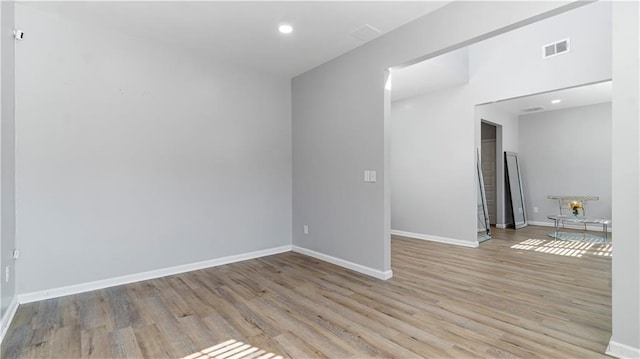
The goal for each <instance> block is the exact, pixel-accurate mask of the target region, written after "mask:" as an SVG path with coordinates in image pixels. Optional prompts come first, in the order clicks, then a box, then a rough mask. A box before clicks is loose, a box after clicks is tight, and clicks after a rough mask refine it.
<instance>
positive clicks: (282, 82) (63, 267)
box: [16, 4, 291, 294]
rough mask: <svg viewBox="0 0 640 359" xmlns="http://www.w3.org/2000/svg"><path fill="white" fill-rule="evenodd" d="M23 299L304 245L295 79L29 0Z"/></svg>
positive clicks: (22, 50) (21, 162)
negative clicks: (294, 131) (295, 218)
mask: <svg viewBox="0 0 640 359" xmlns="http://www.w3.org/2000/svg"><path fill="white" fill-rule="evenodd" d="M16 24H17V26H18V27H19V28H21V29H22V30H24V31H25V33H26V34H27V35H26V37H25V40H23V41H21V42H20V43H18V46H17V49H16V64H17V66H16V73H17V74H16V78H17V83H16V92H17V114H18V126H17V130H16V132H17V150H16V163H17V194H16V196H17V237H18V244H19V246H20V249H21V258H20V260H19V263H18V271H19V272H18V273H19V277H18V283H17V286H18V292H19V293H20V294H24V293H31V292H36V291H45V290H48V289H52V288H60V287H65V286H73V285H78V284H82V283H87V282H95V281H101V280H107V279H109V278H115V277H126V276H129V275H132V274H136V273H142V272H148V271H154V270H161V269H165V268H169V267H176V266H178V267H179V266H184V265H188V264H191V263H196V262H201V261H210V260H214V259H216V258H223V257H224V258H227V257H230V256H234V255H240V254H244V253H249V252H258V251H263V250H268V249H272V248H277V247H281V246H290V245H291V117H290V111H291V103H290V81H289V79H287V78H276V77H271V76H267V75H264V74H261V73H258V72H253V71H250V70H246V69H242V68H237V67H234V66H232V65H229V64H219V63H216V62H215V61H214V60H211V59H205V58H200V57H195V56H192V55H191V54H190V53H188V52H185V51H182V50H181V49H179V48H171V47H165V46H164V45H162V44H156V43H153V42H151V41H148V40H145V39H138V38H135V37H133V36H129V35H128V34H121V33H116V32H113V31H111V30H110V29H104V28H98V27H94V26H92V25H90V24H85V23H81V22H77V21H75V19H68V18H59V17H57V16H55V15H52V14H48V13H43V12H40V11H38V10H37V6H36V5H34V4H16Z"/></svg>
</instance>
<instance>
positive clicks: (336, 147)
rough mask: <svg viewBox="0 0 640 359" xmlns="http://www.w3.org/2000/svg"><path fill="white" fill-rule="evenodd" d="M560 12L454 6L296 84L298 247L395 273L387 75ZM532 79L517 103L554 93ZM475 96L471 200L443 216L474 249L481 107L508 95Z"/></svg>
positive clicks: (467, 162)
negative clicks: (368, 176) (374, 174)
mask: <svg viewBox="0 0 640 359" xmlns="http://www.w3.org/2000/svg"><path fill="white" fill-rule="evenodd" d="M598 5H599V4H598ZM560 6H561V4H559V3H537V2H526V3H499V4H498V3H491V2H486V3H485V2H482V3H467V2H454V3H451V4H448V5H447V6H445V7H443V8H441V9H439V10H437V11H435V12H433V13H431V14H429V15H427V16H425V17H423V18H421V19H418V20H417V21H414V22H412V23H410V24H408V25H406V26H404V27H401V28H399V29H397V30H396V31H393V32H391V33H389V34H387V35H385V36H383V37H381V38H378V39H376V40H374V41H372V42H370V43H367V44H365V45H363V46H361V47H359V48H358V49H355V50H354V51H350V52H348V53H347V54H345V55H343V56H340V57H339V58H336V59H334V60H332V61H329V62H327V63H325V64H323V65H321V66H319V67H317V68H316V69H314V70H312V71H309V72H307V73H304V74H302V75H300V76H298V77H296V78H294V79H293V85H292V86H293V112H292V116H293V153H294V157H293V177H294V187H293V188H294V189H293V213H294V216H293V224H294V226H293V242H294V244H295V245H299V246H302V247H305V248H308V249H311V250H315V251H318V252H321V253H324V254H327V255H331V256H335V257H338V258H340V259H344V260H347V261H351V262H354V263H356V264H360V265H363V266H367V267H371V268H374V269H376V270H380V271H387V270H389V269H390V260H389V258H390V257H389V250H388V243H389V228H388V227H387V225H386V223H390V220H389V218H388V217H387V215H386V214H385V208H389V207H390V196H389V195H388V193H389V191H388V190H387V188H389V183H388V180H389V177H388V176H389V163H388V161H386V160H385V154H386V153H388V151H389V149H388V147H387V146H385V145H386V144H388V143H387V142H386V141H385V126H388V122H385V121H388V120H389V119H388V118H387V119H385V116H384V113H385V108H384V95H385V91H384V86H385V76H384V72H385V70H386V69H388V68H389V67H392V66H396V65H399V64H407V63H411V62H415V61H417V60H418V59H420V58H426V57H431V56H435V55H437V54H439V53H442V52H446V51H447V50H448V49H452V48H455V47H458V46H463V45H466V44H468V43H469V42H473V41H474V40H478V39H481V38H483V37H484V36H486V37H488V36H489V35H488V34H490V33H491V32H493V31H500V29H501V28H504V27H507V26H512V25H513V24H514V23H518V22H520V21H523V20H526V19H530V18H531V17H532V16H535V15H539V14H541V13H544V12H545V11H550V10H554V9H557V8H559V7H560ZM572 6H576V5H575V4H572ZM590 6H593V5H590ZM585 7H586V6H585ZM580 10H581V9H580ZM601 10H602V9H596V10H593V8H591V9H588V10H586V11H596V12H598V11H601ZM477 19H482V21H477ZM520 24H521V25H523V24H524V22H523V23H520ZM604 48H605V49H606V46H605V47H604ZM537 54H538V55H540V54H539V53H537ZM566 70H571V71H566ZM558 71H561V73H562V74H564V75H565V76H560V77H557V78H556V79H555V82H553V84H554V85H556V86H558V87H562V84H563V83H567V82H569V83H573V82H575V80H576V78H578V79H583V80H588V79H592V78H594V77H595V78H601V77H602V76H603V75H604V76H610V74H609V71H608V70H606V69H605V70H604V72H605V73H606V74H603V73H602V71H598V72H599V73H597V74H593V72H591V73H590V74H587V72H588V71H586V69H578V70H576V69H572V68H569V67H567V66H566V65H565V67H564V68H558ZM567 76H568V77H570V78H567ZM529 77H530V78H531V79H532V82H533V84H530V83H527V84H526V85H523V86H526V88H524V89H519V90H518V91H516V93H518V92H522V91H525V90H526V91H528V92H536V91H535V90H536V89H537V88H538V89H540V91H543V89H541V87H542V86H543V85H544V89H548V86H549V84H548V83H544V84H543V83H542V82H540V81H535V75H533V74H529ZM511 90H513V88H512V89H511ZM476 94H477V95H478V97H477V102H475V103H469V104H468V105H465V104H464V103H463V104H461V106H463V107H464V108H465V109H464V111H465V112H467V113H468V115H467V116H465V117H464V118H462V119H461V121H462V122H461V124H460V126H459V132H458V135H459V136H460V138H461V139H463V140H462V141H460V146H459V148H458V151H460V152H461V153H466V154H467V156H466V157H464V159H463V160H461V161H459V162H458V163H457V166H459V170H458V171H456V173H464V175H462V176H461V177H460V178H458V179H457V180H456V183H467V185H465V186H461V187H460V189H459V190H460V196H461V197H463V198H465V199H466V200H465V201H463V202H462V203H453V202H448V204H445V205H443V206H442V207H441V211H444V212H448V213H451V214H453V213H455V214H456V215H457V216H458V218H459V221H458V223H459V225H458V226H456V228H455V229H453V228H452V229H451V231H455V232H456V233H458V231H461V232H464V237H463V238H460V239H463V240H468V241H475V238H476V233H475V199H476V193H475V191H476V190H475V183H476V182H475V168H474V164H475V159H474V158H475V152H476V151H475V148H476V144H475V143H474V141H473V138H474V137H473V136H474V132H475V131H476V123H475V121H474V109H473V105H475V104H477V103H484V102H489V101H491V100H496V99H499V98H501V96H500V92H499V91H495V90H491V89H490V88H488V89H478V92H476ZM483 99H485V100H486V101H483ZM466 106H469V107H468V109H467V108H466ZM453 107H455V105H453V104H452V108H453ZM478 127H479V124H478ZM478 134H479V131H478ZM464 139H468V141H467V140H464ZM478 140H479V136H478ZM366 169H371V170H377V171H378V172H379V174H378V182H377V183H375V184H370V183H363V180H362V171H363V170H366ZM442 175H446V174H442ZM385 194H387V195H385ZM465 218H466V219H467V220H465ZM304 224H308V225H310V230H311V232H310V235H304V234H303V233H302V227H303V225H304ZM452 233H453V232H452ZM454 235H455V234H454ZM448 237H451V236H448Z"/></svg>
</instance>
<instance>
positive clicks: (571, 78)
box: [391, 3, 611, 242]
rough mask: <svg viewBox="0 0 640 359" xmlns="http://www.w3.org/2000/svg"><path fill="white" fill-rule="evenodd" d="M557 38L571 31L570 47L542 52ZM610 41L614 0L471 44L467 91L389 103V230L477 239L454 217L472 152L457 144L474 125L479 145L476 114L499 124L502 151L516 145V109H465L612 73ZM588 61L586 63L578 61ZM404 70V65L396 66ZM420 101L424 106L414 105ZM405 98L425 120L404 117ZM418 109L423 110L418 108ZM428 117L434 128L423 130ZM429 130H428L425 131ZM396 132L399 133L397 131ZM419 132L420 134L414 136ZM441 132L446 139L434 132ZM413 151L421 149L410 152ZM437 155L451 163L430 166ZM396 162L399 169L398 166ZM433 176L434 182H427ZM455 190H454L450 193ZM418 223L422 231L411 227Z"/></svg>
mask: <svg viewBox="0 0 640 359" xmlns="http://www.w3.org/2000/svg"><path fill="white" fill-rule="evenodd" d="M594 29H596V30H594ZM594 33H598V36H593V34H594ZM556 37H559V38H558V40H560V39H563V38H566V37H570V38H571V39H572V44H573V46H574V47H575V49H574V51H572V52H570V53H568V54H566V55H562V56H558V57H557V58H554V59H549V60H544V59H542V56H541V46H543V45H546V44H548V43H549V42H551V41H552V40H549V39H553V38H556ZM610 44H611V4H607V3H597V4H592V5H589V6H584V7H582V8H579V9H576V10H573V11H571V12H567V13H565V14H561V15H558V16H556V17H553V18H549V19H546V20H543V21H540V22H537V23H534V24H531V25H528V26H526V27H523V28H521V29H518V30H514V31H511V32H508V33H505V34H502V35H500V36H496V37H493V38H491V39H488V40H485V41H482V42H479V43H477V44H473V45H471V46H469V73H468V77H469V85H468V90H467V92H468V94H467V95H466V96H457V95H456V96H454V95H447V96H443V95H442V92H435V93H434V92H430V93H428V94H426V95H424V96H422V97H419V100H416V99H408V100H405V101H402V103H403V104H402V105H400V106H396V105H395V103H394V105H392V141H391V178H392V184H391V185H392V191H391V193H392V194H391V198H392V206H391V213H392V214H391V216H392V217H391V223H392V224H391V225H392V229H393V230H397V231H403V232H410V233H414V234H418V235H419V237H422V236H429V235H435V236H438V237H444V238H450V239H452V240H453V242H455V241H467V242H475V237H476V235H475V231H474V232H470V230H469V228H466V226H465V225H464V224H461V223H460V219H459V216H462V215H463V214H462V212H461V210H460V206H459V203H460V202H459V201H455V200H453V198H457V196H458V195H461V194H462V193H464V192H465V191H464V189H463V188H464V186H468V185H469V183H468V181H466V179H465V176H464V175H463V173H468V169H469V167H464V166H465V165H464V163H465V161H464V159H469V156H470V153H469V150H468V148H466V147H465V146H464V145H461V144H463V143H466V141H467V137H466V136H467V135H468V133H467V132H466V131H469V130H471V131H475V132H471V136H475V138H474V139H472V140H470V141H475V144H476V147H478V146H479V145H480V121H479V120H480V119H485V120H487V121H490V122H493V123H495V124H499V125H503V126H502V129H503V130H502V151H514V152H518V124H517V122H518V121H517V117H516V116H513V115H510V114H508V113H505V112H504V111H500V110H499V109H496V108H494V107H493V106H478V112H477V113H476V115H475V117H474V116H473V115H472V116H468V110H469V109H473V106H474V105H476V104H479V103H483V102H485V100H499V99H503V98H511V97H516V96H520V95H522V94H528V93H534V92H543V91H548V90H551V89H557V88H563V87H568V86H575V85H578V84H584V83H589V82H593V81H598V80H606V79H609V78H611V49H610ZM585 58H586V59H588V60H585ZM585 62H587V63H588V64H589V66H583V63H585ZM409 70H410V69H407V70H404V69H403V70H400V72H403V71H409ZM423 81H425V82H428V81H429V78H424V79H423ZM490 96H493V97H490ZM429 97H431V98H433V99H429ZM417 102H420V103H423V105H416V103H417ZM407 103H412V104H414V106H413V107H414V108H415V109H414V110H412V112H414V113H413V114H411V115H410V116H412V117H413V118H416V119H417V118H420V117H422V120H423V121H425V122H426V123H425V124H423V125H420V126H421V127H416V126H415V123H416V121H415V120H414V121H406V119H405V118H403V117H402V116H403V114H404V113H407V111H406V110H403V111H400V110H399V108H406V107H407V106H406V104H407ZM419 111H423V113H422V114H420V113H419ZM472 111H473V110H472ZM396 116H401V118H399V119H398V118H396ZM435 117H440V119H435ZM474 119H475V122H474V121H473V120H474ZM430 124H432V125H433V126H434V128H432V129H428V127H429V125H430ZM429 131H431V133H430V134H427V133H429ZM394 133H401V134H402V135H397V136H396V135H395V134H394ZM409 133H411V134H413V135H409ZM418 134H420V135H421V136H417V135H418ZM439 134H441V135H442V136H443V137H444V138H443V137H439ZM445 134H448V136H447V135H445ZM444 144H448V145H444ZM498 145H500V144H498ZM397 149H400V151H401V154H395V153H394V151H395V150H397ZM411 150H413V151H416V152H418V153H419V154H410V152H411ZM474 153H475V150H474V151H473V152H471V156H473V157H471V158H472V159H473V158H474V157H475V156H474ZM501 153H502V152H501ZM426 154H430V155H426ZM402 156H410V157H407V158H403V157H402ZM416 156H417V157H418V158H416ZM424 156H433V157H434V158H433V160H432V161H425V158H422V157H424ZM438 156H439V159H441V160H444V161H451V162H452V163H455V164H453V165H448V166H447V168H446V170H443V169H439V168H438V166H433V165H431V162H435V161H436V160H437V159H436V158H437V157H438ZM500 157H501V159H500V161H498V163H497V166H498V167H499V169H500V171H501V172H502V169H503V168H504V165H503V160H502V156H500ZM420 161H423V162H422V163H421V162H420ZM424 162H429V168H433V169H434V171H429V177H428V180H427V178H426V177H425V174H426V173H425V170H426V167H424V166H425V165H424V164H423V163H424ZM473 163H475V162H472V166H473ZM451 167H453V168H451ZM396 168H397V169H398V170H399V171H400V173H396V172H395V169H396ZM471 168H472V169H473V168H474V167H471ZM474 174H475V171H474ZM498 175H500V176H501V177H500V178H501V179H503V178H504V174H503V173H498ZM425 180H426V182H425ZM500 182H501V181H500ZM430 183H433V184H435V185H434V186H431V185H429V184H430ZM503 188H504V186H503V183H499V184H498V188H497V189H498V191H499V192H500V194H501V195H502V194H503V193H504V190H503ZM445 194H447V195H445ZM453 194H456V196H454V197H452V196H453ZM502 197H503V196H501V198H498V201H499V203H500V204H502V203H504V199H503V198H502ZM499 207H502V208H500V209H499V211H498V213H497V214H498V220H499V222H498V224H499V225H504V224H506V223H508V222H509V220H508V219H507V218H505V217H508V216H507V215H506V212H507V211H504V206H499ZM474 208H475V207H474ZM414 211H415V212H414ZM454 213H455V217H458V218H457V219H456V220H452V219H451V217H452V216H453V214H454ZM463 218H465V217H463ZM418 228H419V229H420V230H421V231H415V229H418Z"/></svg>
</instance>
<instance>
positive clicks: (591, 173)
mask: <svg viewBox="0 0 640 359" xmlns="http://www.w3.org/2000/svg"><path fill="white" fill-rule="evenodd" d="M520 169H521V171H522V173H521V176H522V182H523V190H524V196H525V200H526V202H525V204H526V206H527V208H526V210H527V216H528V219H529V221H538V222H549V220H548V219H547V216H548V215H550V214H556V213H558V210H559V209H558V203H557V201H555V200H550V199H547V196H548V195H576V196H597V197H600V199H599V200H598V201H589V202H587V203H586V205H585V210H586V214H587V215H588V216H589V217H604V218H609V219H610V218H611V103H603V104H597V105H591V106H581V107H574V108H569V109H563V110H556V111H546V112H541V113H534V114H528V115H523V116H520ZM533 207H538V210H539V212H538V213H534V211H533ZM567 212H568V209H567Z"/></svg>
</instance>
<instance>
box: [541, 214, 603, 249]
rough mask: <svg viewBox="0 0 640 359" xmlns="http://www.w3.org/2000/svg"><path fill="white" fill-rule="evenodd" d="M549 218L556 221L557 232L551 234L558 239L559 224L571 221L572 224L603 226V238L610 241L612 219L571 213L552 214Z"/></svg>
mask: <svg viewBox="0 0 640 359" xmlns="http://www.w3.org/2000/svg"><path fill="white" fill-rule="evenodd" d="M547 218H549V219H550V220H552V221H554V227H555V229H556V230H555V232H554V234H553V236H552V235H549V236H550V237H553V239H554V240H555V239H558V237H559V236H558V233H560V232H558V225H559V224H560V223H562V224H564V223H570V224H582V225H584V226H585V228H586V226H587V224H599V225H601V226H602V238H603V239H604V241H605V242H608V231H607V229H608V227H609V225H610V224H611V220H610V219H605V218H587V217H583V216H578V217H575V216H571V215H569V216H568V215H565V214H558V215H552V216H548V217H547Z"/></svg>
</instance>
